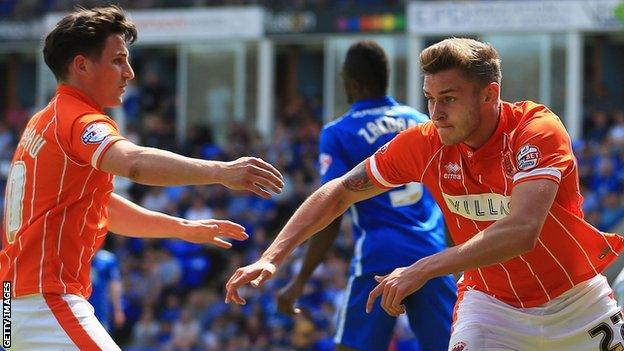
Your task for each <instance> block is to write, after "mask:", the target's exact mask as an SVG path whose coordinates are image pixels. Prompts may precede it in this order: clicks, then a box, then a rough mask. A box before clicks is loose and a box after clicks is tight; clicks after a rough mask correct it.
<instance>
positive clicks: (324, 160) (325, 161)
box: [319, 153, 332, 175]
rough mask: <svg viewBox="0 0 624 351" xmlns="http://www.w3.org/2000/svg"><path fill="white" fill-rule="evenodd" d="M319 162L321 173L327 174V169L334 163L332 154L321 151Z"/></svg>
mask: <svg viewBox="0 0 624 351" xmlns="http://www.w3.org/2000/svg"><path fill="white" fill-rule="evenodd" d="M319 164H320V169H319V172H320V173H321V175H325V173H327V170H328V169H329V166H331V164H332V157H331V155H330V154H325V153H321V154H320V155H319Z"/></svg>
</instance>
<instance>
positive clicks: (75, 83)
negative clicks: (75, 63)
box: [59, 77, 103, 110]
mask: <svg viewBox="0 0 624 351" xmlns="http://www.w3.org/2000/svg"><path fill="white" fill-rule="evenodd" d="M59 84H64V85H68V86H70V87H72V88H76V89H78V90H80V91H81V92H82V93H83V94H85V95H86V96H88V97H89V98H91V100H92V101H93V102H94V103H96V104H97V106H98V107H99V108H100V110H101V109H102V108H103V106H102V105H101V104H100V103H99V102H98V101H96V100H95V99H94V98H93V96H94V94H93V92H92V91H91V90H89V88H88V87H87V85H85V84H82V83H81V82H80V81H79V80H78V79H75V78H72V77H69V78H67V79H65V80H62V81H59Z"/></svg>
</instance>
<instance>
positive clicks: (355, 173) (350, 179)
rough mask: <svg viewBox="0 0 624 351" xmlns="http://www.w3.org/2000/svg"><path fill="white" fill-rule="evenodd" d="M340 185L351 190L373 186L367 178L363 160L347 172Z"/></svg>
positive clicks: (361, 189)
mask: <svg viewBox="0 0 624 351" xmlns="http://www.w3.org/2000/svg"><path fill="white" fill-rule="evenodd" d="M342 185H343V186H344V187H345V188H347V189H349V190H351V191H365V190H369V189H371V188H372V187H374V186H375V185H374V184H373V182H371V180H370V179H369V178H368V174H366V166H365V165H364V162H362V163H360V164H359V165H357V166H355V168H353V169H352V170H351V171H350V172H349V173H348V174H347V176H346V178H345V180H343V182H342Z"/></svg>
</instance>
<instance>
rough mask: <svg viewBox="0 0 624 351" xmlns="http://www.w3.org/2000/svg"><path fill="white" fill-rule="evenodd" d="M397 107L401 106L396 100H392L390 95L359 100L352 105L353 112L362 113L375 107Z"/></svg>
mask: <svg viewBox="0 0 624 351" xmlns="http://www.w3.org/2000/svg"><path fill="white" fill-rule="evenodd" d="M397 105H399V103H398V102H396V100H394V98H392V97H391V96H390V95H386V96H384V97H378V98H372V99H362V100H358V101H356V102H354V103H353V105H351V111H361V110H367V109H370V108H375V107H381V106H397Z"/></svg>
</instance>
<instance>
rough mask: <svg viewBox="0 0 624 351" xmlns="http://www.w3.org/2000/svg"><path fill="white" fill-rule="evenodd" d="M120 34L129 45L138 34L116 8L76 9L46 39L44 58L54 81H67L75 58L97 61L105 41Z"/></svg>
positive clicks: (120, 10)
mask: <svg viewBox="0 0 624 351" xmlns="http://www.w3.org/2000/svg"><path fill="white" fill-rule="evenodd" d="M111 34H120V35H122V36H123V38H124V40H125V41H126V43H128V44H132V43H133V42H134V41H135V40H136V38H137V30H136V27H135V25H134V23H132V22H131V21H130V20H128V19H127V18H126V15H125V13H124V11H123V10H122V9H121V7H119V6H116V5H111V6H106V7H100V8H93V9H85V8H77V9H76V10H75V11H74V12H72V13H70V14H69V15H67V16H65V17H63V19H61V20H60V21H59V22H58V23H57V24H56V27H54V29H53V30H52V31H51V32H50V33H49V34H48V35H47V36H46V38H45V44H44V47H43V58H44V60H45V63H46V64H47V65H48V67H50V70H52V73H54V76H55V77H56V79H57V80H63V79H65V78H67V68H68V66H69V63H70V62H71V60H73V59H74V57H76V55H85V56H87V57H89V58H90V59H92V60H98V59H99V58H100V56H101V55H102V51H103V50H104V45H105V42H106V39H107V38H108V37H109V36H110V35H111Z"/></svg>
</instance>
